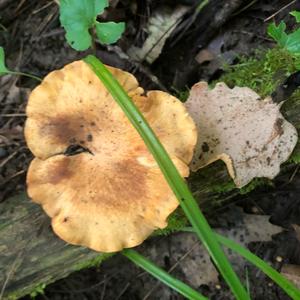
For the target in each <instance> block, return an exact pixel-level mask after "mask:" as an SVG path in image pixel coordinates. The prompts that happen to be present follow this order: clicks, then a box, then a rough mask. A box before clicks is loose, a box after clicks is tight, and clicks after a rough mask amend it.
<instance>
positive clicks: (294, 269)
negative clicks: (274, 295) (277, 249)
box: [281, 264, 300, 289]
mask: <svg viewBox="0 0 300 300" xmlns="http://www.w3.org/2000/svg"><path fill="white" fill-rule="evenodd" d="M281 274H282V275H284V276H285V277H286V278H287V279H288V280H290V281H292V282H293V283H294V284H295V286H296V287H297V288H299V289H300V266H298V265H290V264H286V265H284V266H283V267H282V268H281Z"/></svg>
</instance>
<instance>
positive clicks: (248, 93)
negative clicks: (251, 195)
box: [185, 82, 298, 187]
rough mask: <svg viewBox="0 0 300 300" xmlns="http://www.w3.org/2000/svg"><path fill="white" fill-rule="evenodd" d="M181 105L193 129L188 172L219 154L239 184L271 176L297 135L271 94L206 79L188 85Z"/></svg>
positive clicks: (277, 169)
mask: <svg viewBox="0 0 300 300" xmlns="http://www.w3.org/2000/svg"><path fill="white" fill-rule="evenodd" d="M185 105H186V107H187V109H188V111H189V113H190V114H191V115H192V117H193V119H194V121H195V122H196V124H197V128H198V143H197V146H196V150H195V154H194V158H193V161H192V163H191V169H192V171H197V170H198V169H200V168H202V167H204V166H206V165H208V164H210V163H212V162H214V161H216V160H218V159H222V160H223V161H224V162H225V163H226V165H227V168H228V171H229V174H230V176H231V177H232V178H233V179H234V182H235V184H236V185H237V186H238V187H243V186H245V185H246V184H248V183H249V182H250V181H251V180H252V179H253V178H255V177H267V178H270V179H272V178H274V177H275V176H276V175H277V174H278V173H279V171H280V164H281V163H283V162H284V161H286V160H287V159H288V157H289V156H290V154H291V153H292V151H293V149H294V147H295V145H296V142H297V139H298V136H297V131H296V129H295V128H294V126H293V125H292V124H290V123H289V122H287V121H286V120H285V119H284V117H283V116H282V114H281V113H280V106H281V105H279V104H276V103H273V101H272V99H271V98H270V97H268V98H266V99H264V100H261V99H260V97H259V95H258V94H256V93H255V92H254V91H252V90H251V89H249V88H247V87H243V88H241V87H235V88H233V89H230V88H228V87H227V86H226V84H225V83H218V84H217V85H216V87H215V88H214V89H212V90H210V89H209V88H208V85H207V83H206V82H199V83H197V84H196V85H194V86H193V88H192V90H191V92H190V96H189V99H188V101H187V102H186V104H185Z"/></svg>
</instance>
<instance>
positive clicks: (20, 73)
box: [7, 71, 42, 81]
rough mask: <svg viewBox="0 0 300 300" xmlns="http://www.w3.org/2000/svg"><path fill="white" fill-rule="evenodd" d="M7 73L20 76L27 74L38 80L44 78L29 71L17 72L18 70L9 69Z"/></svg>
mask: <svg viewBox="0 0 300 300" xmlns="http://www.w3.org/2000/svg"><path fill="white" fill-rule="evenodd" d="M7 74H11V75H18V76H26V77H29V78H32V79H35V80H38V81H42V78H40V77H37V76H35V75H31V74H28V73H23V72H17V71H8V72H7Z"/></svg>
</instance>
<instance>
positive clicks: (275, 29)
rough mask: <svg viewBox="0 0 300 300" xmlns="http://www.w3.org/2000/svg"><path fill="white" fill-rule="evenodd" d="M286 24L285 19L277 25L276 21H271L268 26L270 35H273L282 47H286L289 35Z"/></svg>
mask: <svg viewBox="0 0 300 300" xmlns="http://www.w3.org/2000/svg"><path fill="white" fill-rule="evenodd" d="M285 29H286V25H285V23H284V22H283V21H281V22H280V23H279V25H278V26H276V24H275V23H271V24H270V25H269V26H268V31H267V32H268V35H269V36H271V37H272V38H273V39H274V40H275V41H276V42H277V43H278V44H279V45H280V46H281V47H285V45H286V42H287V39H288V35H287V34H286V32H285Z"/></svg>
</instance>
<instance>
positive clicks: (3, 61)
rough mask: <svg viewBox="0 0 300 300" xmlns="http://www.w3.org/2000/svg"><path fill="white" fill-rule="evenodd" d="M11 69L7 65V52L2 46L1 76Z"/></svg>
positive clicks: (0, 58) (0, 48) (0, 57)
mask: <svg viewBox="0 0 300 300" xmlns="http://www.w3.org/2000/svg"><path fill="white" fill-rule="evenodd" d="M9 72H10V71H9V70H8V69H7V67H6V66H5V53H4V49H3V47H0V76H1V75H3V74H5V73H9Z"/></svg>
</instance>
